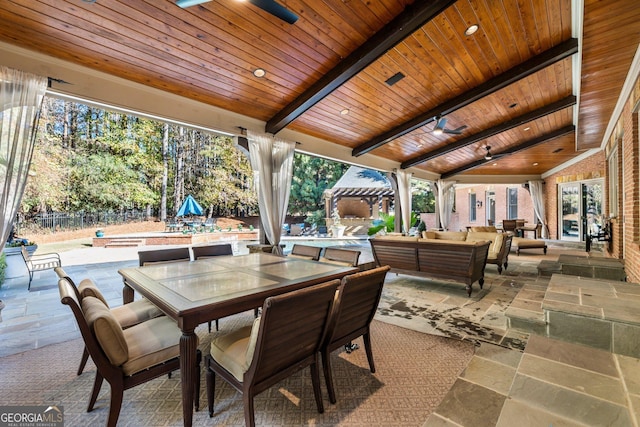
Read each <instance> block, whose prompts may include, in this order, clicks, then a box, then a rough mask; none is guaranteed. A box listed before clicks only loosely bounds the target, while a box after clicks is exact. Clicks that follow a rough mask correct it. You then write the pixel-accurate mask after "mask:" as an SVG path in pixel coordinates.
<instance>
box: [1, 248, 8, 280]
mask: <svg viewBox="0 0 640 427" xmlns="http://www.w3.org/2000/svg"><path fill="white" fill-rule="evenodd" d="M6 269H7V256H6V255H5V254H4V252H2V253H1V254H0V286H2V284H3V283H4V272H5V270H6Z"/></svg>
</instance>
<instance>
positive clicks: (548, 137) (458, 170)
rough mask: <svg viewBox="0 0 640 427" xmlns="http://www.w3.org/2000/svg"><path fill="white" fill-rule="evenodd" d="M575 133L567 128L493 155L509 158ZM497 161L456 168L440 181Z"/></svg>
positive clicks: (480, 162) (479, 161) (570, 127)
mask: <svg viewBox="0 0 640 427" xmlns="http://www.w3.org/2000/svg"><path fill="white" fill-rule="evenodd" d="M575 131H576V127H575V126H574V125H569V126H565V127H563V128H560V129H558V130H555V131H553V132H551V133H548V134H546V135H542V136H539V137H538V138H534V139H531V140H529V141H526V142H523V143H522V144H519V145H516V146H514V147H511V148H509V149H507V150H505V151H502V152H500V153H493V157H496V156H501V157H504V156H509V155H511V154H515V153H517V152H518V151H522V150H526V149H528V148H531V147H535V146H536V145H538V144H542V143H544V142H547V141H550V140H552V139H555V138H558V137H560V136H563V135H567V134H569V133H573V132H575ZM495 160H496V159H491V160H485V159H484V158H483V159H481V160H476V161H475V162H472V163H468V164H466V165H464V166H460V167H459V168H456V169H453V170H450V171H448V172H445V173H443V174H442V175H440V179H447V178H450V177H452V176H454V175H457V174H459V173H462V172H466V171H468V170H471V169H475V168H477V167H479V166H482V165H484V164H485V163H489V162H493V161H495Z"/></svg>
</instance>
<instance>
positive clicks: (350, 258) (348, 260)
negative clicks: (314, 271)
mask: <svg viewBox="0 0 640 427" xmlns="http://www.w3.org/2000/svg"><path fill="white" fill-rule="evenodd" d="M359 259H360V251H354V250H352V249H338V248H326V249H325V250H324V254H323V255H322V256H321V257H320V259H319V261H320V262H328V263H331V264H337V265H343V266H348V267H356V266H357V265H358V260H359Z"/></svg>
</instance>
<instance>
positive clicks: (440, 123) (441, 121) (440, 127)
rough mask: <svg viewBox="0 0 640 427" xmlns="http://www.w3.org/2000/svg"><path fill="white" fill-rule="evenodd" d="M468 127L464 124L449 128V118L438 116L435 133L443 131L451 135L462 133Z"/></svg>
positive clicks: (438, 133) (440, 133)
mask: <svg viewBox="0 0 640 427" xmlns="http://www.w3.org/2000/svg"><path fill="white" fill-rule="evenodd" d="M466 128H467V125H462V126H460V127H458V128H455V129H447V119H446V118H444V117H440V116H437V117H436V126H435V127H434V128H433V131H432V132H433V134H434V135H442V134H443V133H447V134H450V135H460V134H461V133H462V131H463V130H465V129H466Z"/></svg>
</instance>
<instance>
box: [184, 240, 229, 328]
mask: <svg viewBox="0 0 640 427" xmlns="http://www.w3.org/2000/svg"><path fill="white" fill-rule="evenodd" d="M191 250H192V251H193V259H194V260H198V259H205V258H211V257H215V256H221V255H233V248H232V247H231V243H223V244H220V245H206V246H193V247H192V248H191ZM218 330H220V325H219V322H218V319H216V331H218ZM209 332H211V321H209Z"/></svg>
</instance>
